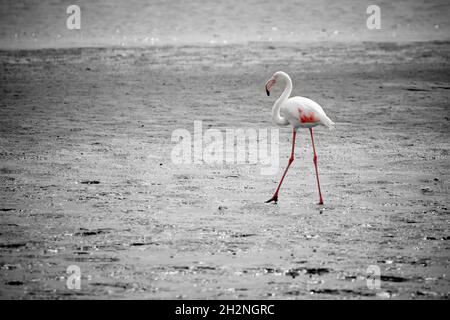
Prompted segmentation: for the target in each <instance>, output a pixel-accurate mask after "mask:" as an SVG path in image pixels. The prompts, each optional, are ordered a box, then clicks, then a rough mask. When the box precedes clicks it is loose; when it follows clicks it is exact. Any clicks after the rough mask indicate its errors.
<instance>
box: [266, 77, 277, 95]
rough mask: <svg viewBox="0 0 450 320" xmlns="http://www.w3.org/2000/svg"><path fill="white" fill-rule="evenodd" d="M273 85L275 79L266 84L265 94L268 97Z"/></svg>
mask: <svg viewBox="0 0 450 320" xmlns="http://www.w3.org/2000/svg"><path fill="white" fill-rule="evenodd" d="M274 84H275V79H273V78H271V79H269V80H268V81H267V82H266V93H267V95H268V96H270V90H271V89H272V87H273V85H274Z"/></svg>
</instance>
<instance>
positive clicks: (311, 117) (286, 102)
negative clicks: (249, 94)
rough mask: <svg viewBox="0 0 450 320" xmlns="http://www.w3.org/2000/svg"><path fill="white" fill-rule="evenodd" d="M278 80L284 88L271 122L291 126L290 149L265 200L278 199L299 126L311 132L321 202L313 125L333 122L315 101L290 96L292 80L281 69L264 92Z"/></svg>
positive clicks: (292, 160) (330, 125) (331, 124)
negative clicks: (285, 165) (274, 189)
mask: <svg viewBox="0 0 450 320" xmlns="http://www.w3.org/2000/svg"><path fill="white" fill-rule="evenodd" d="M279 81H284V82H285V88H284V91H283V93H282V94H281V96H280V97H279V98H278V99H277V101H275V104H274V105H273V108H272V122H273V123H274V124H276V125H278V126H287V125H290V126H291V127H292V149H291V156H290V158H289V161H288V164H287V167H286V169H285V170H284V173H283V176H282V177H281V180H280V182H279V183H278V187H277V189H276V191H275V193H274V194H273V196H272V198H270V199H269V200H267V201H266V203H270V202H272V201H274V202H275V203H277V201H278V191H280V187H281V184H282V183H283V180H284V177H285V176H286V173H287V171H288V170H289V167H290V166H291V164H292V162H294V149H295V138H296V135H297V130H298V129H299V128H308V129H309V132H310V134H311V143H312V147H313V152H314V157H313V162H314V167H315V168H316V178H317V188H318V190H319V203H318V204H320V205H322V204H323V198H322V192H321V191H320V182H319V172H318V169H317V154H316V148H315V146H314V136H313V129H312V128H313V127H315V126H318V125H324V126H326V127H328V128H329V129H332V128H333V126H334V122H333V121H331V119H330V118H328V117H327V115H326V114H325V112H324V111H323V109H322V107H321V106H320V105H319V104H318V103H317V102H315V101H313V100H311V99H308V98H305V97H291V98H289V96H290V95H291V92H292V80H291V78H290V77H289V75H288V74H287V73H285V72H283V71H277V72H275V73H274V74H273V75H272V77H270V79H269V80H267V82H266V93H267V95H268V96H270V90H271V89H272V87H273V86H274V85H275V84H276V83H277V82H279Z"/></svg>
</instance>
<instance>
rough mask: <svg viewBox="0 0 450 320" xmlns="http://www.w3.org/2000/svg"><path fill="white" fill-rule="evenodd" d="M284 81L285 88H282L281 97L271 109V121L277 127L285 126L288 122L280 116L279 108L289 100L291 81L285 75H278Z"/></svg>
mask: <svg viewBox="0 0 450 320" xmlns="http://www.w3.org/2000/svg"><path fill="white" fill-rule="evenodd" d="M280 75H281V76H282V77H283V79H284V81H285V82H286V86H285V88H284V91H283V93H282V94H281V96H280V97H279V98H278V99H277V101H275V104H274V105H273V108H272V121H273V122H274V123H276V124H278V125H286V124H287V123H288V122H287V120H286V119H285V118H284V117H282V116H281V115H280V108H281V106H282V105H283V103H284V102H285V101H286V100H287V99H288V98H289V96H290V95H291V92H292V81H291V78H290V77H289V76H288V75H287V74H286V73H284V72H283V73H281V74H280Z"/></svg>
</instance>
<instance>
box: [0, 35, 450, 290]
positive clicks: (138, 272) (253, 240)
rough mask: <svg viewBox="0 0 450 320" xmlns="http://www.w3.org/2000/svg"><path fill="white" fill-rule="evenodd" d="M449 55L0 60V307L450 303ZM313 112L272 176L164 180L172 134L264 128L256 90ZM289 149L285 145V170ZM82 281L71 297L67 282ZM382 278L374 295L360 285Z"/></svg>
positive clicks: (442, 49)
mask: <svg viewBox="0 0 450 320" xmlns="http://www.w3.org/2000/svg"><path fill="white" fill-rule="evenodd" d="M449 53H450V43H449V42H445V41H434V42H408V43H395V42H358V43H350V44H348V43H346V44H342V43H341V44H340V43H331V44H330V43H324V42H315V43H298V44H292V43H284V42H276V43H273V42H272V43H266V42H250V43H248V44H242V45H240V44H230V45H220V46H219V45H207V44H205V45H177V46H174V45H165V46H156V47H146V48H120V47H108V48H84V49H81V48H67V49H63V48H60V49H44V50H7V51H5V50H4V51H1V52H0V61H1V72H0V74H1V84H0V87H1V88H0V90H1V103H0V162H1V166H0V181H1V184H0V202H1V206H0V216H1V220H0V221H1V224H0V243H1V244H0V252H1V258H0V267H1V268H0V297H1V298H2V299H11V298H18V299H22V298H26V299H33V298H39V299H47V298H57V299H74V298H75V299H76V298H82V299H86V298H89V299H90V298H93V299H98V298H100V299H104V298H106V299H108V298H119V299H130V298H137V299H142V298H150V299H160V298H176V299H198V298H204V299H218V298H220V299H222V298H224V299H236V298H243V299H298V298H306V299H310V298H319V299H328V298H337V299H348V298H356V299H365V298H376V299H386V298H407V299H410V298H413V299H427V298H431V299H436V298H437V299H448V297H449V292H450V281H449V274H448V273H449V272H448V270H449V242H448V241H449V239H450V231H449V220H448V219H449V207H448V206H449V203H448V199H449V183H448V181H449V151H450V144H449V129H448V125H449V118H450V114H449V109H448V104H449V98H450V91H449V89H450V61H449V56H450V55H449ZM277 70H285V71H287V72H289V74H290V75H291V77H292V79H293V82H294V92H293V94H294V95H302V96H306V97H310V98H312V99H314V100H315V101H317V102H319V103H320V104H321V105H322V106H323V107H324V109H325V110H326V112H327V114H328V115H329V116H330V117H331V118H332V119H333V120H334V121H335V122H336V129H335V130H334V131H328V130H327V129H325V128H318V129H317V130H316V131H315V132H316V147H317V149H318V158H319V170H320V174H321V179H322V189H323V194H324V200H325V205H324V206H317V205H316V202H317V200H318V199H317V191H316V186H315V176H314V167H313V162H312V150H311V145H310V140H309V136H308V132H307V131H302V130H300V132H299V135H298V143H299V144H298V146H297V149H296V156H297V157H296V160H295V162H294V163H293V165H292V168H291V171H290V172H289V175H288V176H287V178H286V181H285V184H284V187H283V189H282V192H281V193H280V201H279V203H278V204H277V205H273V204H265V203H264V201H265V200H267V199H268V198H269V197H270V196H271V195H272V192H273V191H274V188H275V187H276V183H277V182H278V179H279V176H280V173H278V174H276V175H273V176H264V175H261V174H260V167H261V166H260V165H259V164H256V165H250V164H247V165H246V164H243V165H224V164H222V165H206V164H191V165H175V164H173V162H172V161H171V158H170V154H171V150H172V148H173V146H174V143H173V142H172V141H171V134H172V132H173V130H175V129H177V128H184V129H187V130H189V131H193V123H194V121H195V120H202V121H203V125H204V126H205V128H209V127H211V128H216V129H219V130H224V129H225V128H255V129H258V128H275V127H274V126H273V125H272V123H271V121H270V119H271V117H270V111H271V107H272V104H273V102H274V100H275V98H276V97H277V96H278V95H279V93H280V92H281V90H280V88H277V89H276V90H275V91H274V94H273V96H271V97H267V96H266V95H265V92H264V82H265V80H267V78H268V77H269V76H270V75H271V74H272V73H273V72H274V71H277ZM290 139H291V132H290V130H289V128H280V170H282V168H283V167H284V165H285V163H286V162H287V158H288V155H289V150H290V143H291V142H290ZM70 265H77V266H79V267H80V270H81V289H80V290H70V289H68V288H67V286H66V281H67V276H68V275H67V274H66V269H67V267H68V266H70ZM371 265H376V266H378V267H379V268H380V270H381V288H380V289H378V290H372V289H370V288H368V286H367V282H366V277H367V268H368V267H369V266H371Z"/></svg>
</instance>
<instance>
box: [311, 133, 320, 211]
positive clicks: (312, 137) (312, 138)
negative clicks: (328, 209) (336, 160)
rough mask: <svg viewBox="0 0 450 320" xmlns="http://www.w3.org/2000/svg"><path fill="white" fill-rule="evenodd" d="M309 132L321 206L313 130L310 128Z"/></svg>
mask: <svg viewBox="0 0 450 320" xmlns="http://www.w3.org/2000/svg"><path fill="white" fill-rule="evenodd" d="M309 132H310V133H311V143H312V147H313V151H314V158H313V161H314V166H315V167H316V178H317V187H318V188H319V197H320V199H319V204H323V199H322V192H321V191H320V182H319V170H318V169H317V154H316V147H315V146H314V136H313V130H312V128H309Z"/></svg>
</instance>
